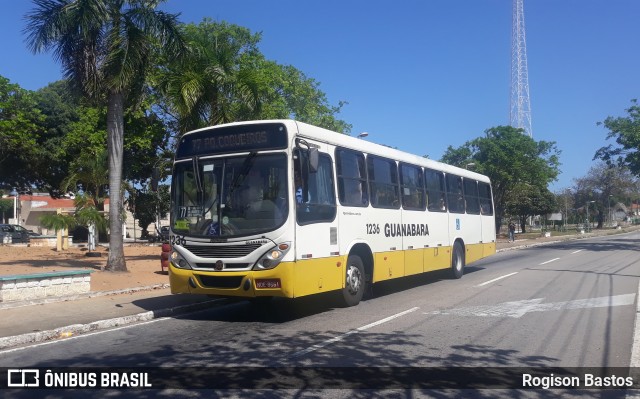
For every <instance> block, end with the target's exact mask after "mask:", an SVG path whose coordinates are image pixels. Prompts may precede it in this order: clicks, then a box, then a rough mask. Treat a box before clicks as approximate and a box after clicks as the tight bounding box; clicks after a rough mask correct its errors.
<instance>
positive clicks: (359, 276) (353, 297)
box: [342, 255, 365, 306]
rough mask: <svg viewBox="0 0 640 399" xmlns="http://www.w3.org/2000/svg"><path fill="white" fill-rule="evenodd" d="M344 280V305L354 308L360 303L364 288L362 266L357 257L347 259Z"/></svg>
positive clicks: (351, 256)
mask: <svg viewBox="0 0 640 399" xmlns="http://www.w3.org/2000/svg"><path fill="white" fill-rule="evenodd" d="M345 278H346V280H345V285H344V288H343V289H342V298H343V300H344V304H345V305H346V306H355V305H357V304H358V303H360V300H361V299H362V295H363V294H364V287H365V275H364V264H363V263H362V259H360V257H359V256H358V255H349V257H348V258H347V271H346V276H345Z"/></svg>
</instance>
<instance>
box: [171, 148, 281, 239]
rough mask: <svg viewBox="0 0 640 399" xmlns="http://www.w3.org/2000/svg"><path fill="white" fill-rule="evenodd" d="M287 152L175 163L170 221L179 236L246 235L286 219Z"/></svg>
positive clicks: (271, 228)
mask: <svg viewBox="0 0 640 399" xmlns="http://www.w3.org/2000/svg"><path fill="white" fill-rule="evenodd" d="M286 166H287V158H286V156H285V154H273V153H272V154H258V153H255V152H254V153H251V154H249V155H243V156H230V157H226V158H215V159H200V158H198V157H193V159H191V160H188V161H184V162H179V163H176V165H175V170H174V174H173V176H174V178H173V187H172V190H173V193H172V197H173V198H174V202H173V206H172V209H171V223H172V226H173V230H174V231H175V232H176V233H177V234H180V235H188V236H203V237H234V236H248V235H253V234H259V233H264V232H267V231H270V230H274V229H276V228H278V227H279V226H281V225H282V224H283V223H284V221H285V220H286V218H287V213H288V200H287V198H289V195H288V194H287V172H286V171H287V167H286Z"/></svg>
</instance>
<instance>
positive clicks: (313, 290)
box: [163, 120, 496, 306]
mask: <svg viewBox="0 0 640 399" xmlns="http://www.w3.org/2000/svg"><path fill="white" fill-rule="evenodd" d="M171 198H172V200H171V239H170V243H171V245H170V246H169V245H165V246H164V248H163V251H164V254H163V259H165V263H168V265H167V266H168V268H169V274H170V282H171V292H172V293H192V294H209V295H221V296H231V297H245V298H270V297H286V298H297V297H302V296H306V295H312V294H317V293H322V292H328V291H341V292H342V296H341V298H344V303H345V305H347V306H353V305H356V304H358V302H360V300H361V298H362V295H363V293H364V290H365V285H367V284H373V283H377V282H380V281H385V280H390V279H396V278H400V277H405V276H410V275H416V274H420V273H425V272H429V271H433V270H440V269H451V275H452V276H453V277H454V278H460V277H461V276H462V274H463V271H464V267H465V265H466V264H469V263H471V262H473V261H476V260H478V259H481V258H484V257H486V256H489V255H491V254H493V253H495V250H496V231H495V220H494V207H493V201H492V195H491V184H490V181H489V178H488V177H486V176H483V175H480V174H478V173H474V172H472V171H469V170H465V169H461V168H457V167H454V166H450V165H446V164H443V163H440V162H436V161H433V160H429V159H426V158H423V157H419V156H416V155H411V154H408V153H405V152H402V151H398V150H395V149H392V148H388V147H385V146H381V145H377V144H374V143H371V142H368V141H365V140H362V139H358V138H354V137H350V136H347V135H344V134H340V133H336V132H332V131H329V130H326V129H322V128H319V127H315V126H311V125H308V124H305V123H301V122H297V121H293V120H269V121H252V122H241V123H231V124H225V125H219V126H214V127H210V128H204V129H199V130H196V131H193V132H189V133H187V134H185V135H184V136H183V137H182V139H181V141H180V143H179V145H178V148H177V152H176V157H175V163H174V168H173V178H172V188H171Z"/></svg>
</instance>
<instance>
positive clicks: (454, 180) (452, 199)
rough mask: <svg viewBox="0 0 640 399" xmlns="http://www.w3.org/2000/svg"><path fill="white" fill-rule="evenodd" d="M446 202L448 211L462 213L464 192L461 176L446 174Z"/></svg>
mask: <svg viewBox="0 0 640 399" xmlns="http://www.w3.org/2000/svg"><path fill="white" fill-rule="evenodd" d="M446 180H447V202H448V203H449V211H450V212H453V213H464V192H463V189H462V177H460V176H456V175H452V174H448V175H447V179H446Z"/></svg>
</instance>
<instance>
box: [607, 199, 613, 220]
mask: <svg viewBox="0 0 640 399" xmlns="http://www.w3.org/2000/svg"><path fill="white" fill-rule="evenodd" d="M611 197H613V195H611V194H609V198H607V207H608V209H607V213H608V214H609V215H608V217H609V227H612V226H613V223H611V222H612V220H611V219H612V218H611Z"/></svg>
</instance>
